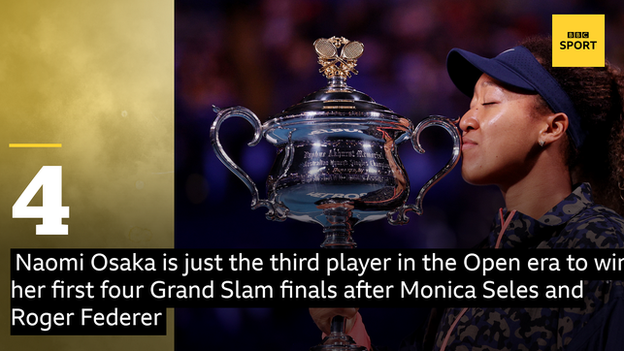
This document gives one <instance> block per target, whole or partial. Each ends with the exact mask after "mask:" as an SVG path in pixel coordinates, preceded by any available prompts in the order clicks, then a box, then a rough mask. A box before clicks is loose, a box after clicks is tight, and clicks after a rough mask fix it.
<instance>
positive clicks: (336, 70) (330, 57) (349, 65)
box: [314, 37, 364, 78]
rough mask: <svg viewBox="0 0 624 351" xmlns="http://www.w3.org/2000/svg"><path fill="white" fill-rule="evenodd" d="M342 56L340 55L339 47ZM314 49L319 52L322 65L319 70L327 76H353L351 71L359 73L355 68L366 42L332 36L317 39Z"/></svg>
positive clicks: (319, 61)
mask: <svg viewBox="0 0 624 351" xmlns="http://www.w3.org/2000/svg"><path fill="white" fill-rule="evenodd" d="M341 46H342V50H340V56H338V49H339V48H340V47H341ZM314 49H315V50H316V53H317V54H318V57H319V60H318V63H319V64H320V65H321V66H322V67H321V69H320V70H319V72H321V73H323V74H324V75H325V77H327V78H332V77H344V78H349V77H351V73H353V74H358V71H357V70H356V69H355V66H357V63H356V62H357V59H358V58H360V56H362V53H363V52H364V44H362V43H360V42H359V41H349V40H348V39H346V38H345V37H340V38H338V37H331V38H329V39H325V38H321V39H316V41H315V42H314Z"/></svg>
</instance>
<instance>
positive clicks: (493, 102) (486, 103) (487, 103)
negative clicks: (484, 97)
mask: <svg viewBox="0 0 624 351" xmlns="http://www.w3.org/2000/svg"><path fill="white" fill-rule="evenodd" d="M497 103H498V102H497V101H492V102H484V103H482V104H481V105H483V106H487V105H494V104H497Z"/></svg>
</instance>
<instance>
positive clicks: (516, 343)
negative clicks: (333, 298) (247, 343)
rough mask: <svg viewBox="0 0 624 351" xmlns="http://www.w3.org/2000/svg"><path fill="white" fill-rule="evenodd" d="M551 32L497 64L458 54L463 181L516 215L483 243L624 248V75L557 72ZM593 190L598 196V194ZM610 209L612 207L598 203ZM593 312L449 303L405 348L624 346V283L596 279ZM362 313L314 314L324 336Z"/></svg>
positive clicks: (507, 215)
mask: <svg viewBox="0 0 624 351" xmlns="http://www.w3.org/2000/svg"><path fill="white" fill-rule="evenodd" d="M551 47H552V46H551V40H550V38H534V39H529V40H527V41H525V42H523V43H521V45H520V46H517V47H515V48H512V49H510V50H507V51H504V52H503V53H501V54H499V55H498V56H497V57H495V58H493V59H486V58H483V57H480V56H477V55H475V54H473V53H470V52H467V51H464V50H460V49H453V50H452V51H451V52H450V53H449V55H448V58H447V69H448V72H449V75H450V77H451V79H452V80H453V82H454V83H455V85H456V86H457V87H458V88H459V89H460V90H461V91H462V92H463V93H465V94H466V95H468V96H471V97H472V100H471V103H470V109H469V110H468V112H466V113H465V114H464V116H463V117H462V119H461V121H460V128H461V129H462V133H463V146H462V156H463V161H462V176H463V177H464V179H465V180H466V181H467V182H469V183H472V184H476V185H482V184H496V185H497V186H498V187H499V188H500V189H501V192H502V194H503V197H504V200H505V205H506V208H507V210H502V209H501V211H500V214H499V218H498V219H497V224H496V227H495V229H494V230H493V231H492V233H490V235H489V236H488V237H487V238H486V239H485V240H484V241H483V242H482V244H481V245H480V247H482V248H488V247H490V248H491V247H494V248H624V234H623V233H624V219H623V218H622V217H621V215H619V214H618V213H616V212H615V211H613V210H610V209H609V208H607V207H604V206H602V205H605V206H608V207H611V208H613V209H615V210H616V211H618V212H619V213H620V214H622V213H624V198H622V190H623V189H624V188H623V185H624V129H623V124H622V123H623V122H622V119H623V117H622V116H623V96H624V75H623V74H622V73H621V72H620V71H618V70H617V69H615V68H614V67H612V66H610V65H609V64H608V63H607V64H606V67H599V68H578V67H576V68H558V67H557V68H553V67H552V64H551V57H552V54H551ZM592 189H593V190H594V193H595V199H596V201H595V203H594V200H592ZM596 203H598V204H601V205H597V204H596ZM584 293H585V298H584V307H582V308H463V309H462V308H447V309H444V310H434V311H432V314H431V317H430V320H429V323H428V326H427V328H426V329H423V330H419V331H417V332H415V333H414V334H413V335H411V336H410V337H409V338H408V339H406V340H405V341H404V343H403V346H402V350H442V349H446V350H516V349H527V350H563V349H565V350H615V349H621V348H622V345H624V287H623V285H622V282H621V281H588V282H585V286H584ZM336 314H340V315H344V316H346V317H347V318H350V319H349V323H348V325H347V328H348V329H349V330H351V332H350V334H351V335H352V336H353V337H354V339H355V340H356V342H357V343H359V344H363V345H365V346H369V345H368V344H369V343H370V341H369V340H368V335H367V333H366V330H365V328H364V326H363V323H362V318H361V316H360V315H359V313H357V311H356V310H355V309H311V315H312V317H313V319H314V320H315V322H316V324H317V325H318V326H319V327H320V328H321V330H323V331H325V332H326V331H327V330H328V326H329V321H330V320H331V318H332V316H334V315H336Z"/></svg>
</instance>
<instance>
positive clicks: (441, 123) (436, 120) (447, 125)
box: [387, 116, 462, 225]
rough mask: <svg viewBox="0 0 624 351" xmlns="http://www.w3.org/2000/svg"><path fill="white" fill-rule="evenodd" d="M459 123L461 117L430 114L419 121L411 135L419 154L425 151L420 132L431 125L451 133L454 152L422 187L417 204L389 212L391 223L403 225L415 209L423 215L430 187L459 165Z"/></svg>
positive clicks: (460, 141)
mask: <svg viewBox="0 0 624 351" xmlns="http://www.w3.org/2000/svg"><path fill="white" fill-rule="evenodd" d="M458 123H459V118H458V119H457V120H454V121H453V120H450V119H448V118H446V117H443V116H429V117H427V118H425V119H423V120H422V121H420V123H418V125H417V126H416V128H415V129H414V131H413V132H412V135H411V139H412V146H413V147H414V150H416V152H418V153H419V154H423V153H425V149H423V148H422V146H421V145H420V133H421V132H422V131H423V130H424V129H425V128H428V127H431V126H438V127H442V128H444V129H445V130H446V131H447V132H448V133H449V134H450V135H451V137H452V138H453V152H452V155H451V158H450V159H449V160H448V162H447V163H446V165H445V166H444V167H442V169H441V170H440V171H438V173H436V174H435V175H434V176H433V177H431V179H429V181H427V183H425V185H423V187H422V188H420V191H419V192H418V196H417V197H416V201H415V204H413V205H409V204H404V205H403V206H401V207H399V208H397V209H395V210H393V211H390V212H388V214H387V218H388V222H389V223H390V224H393V225H402V224H405V223H407V222H409V217H407V215H406V213H407V212H408V211H414V212H416V213H417V214H419V215H421V214H422V212H423V211H422V202H423V197H424V196H425V194H426V193H427V191H429V188H431V187H432V186H433V185H434V184H435V183H437V182H439V181H440V179H442V178H444V176H446V175H447V174H448V173H449V172H450V171H451V170H452V169H453V168H454V167H455V166H456V165H457V162H458V161H459V158H460V156H461V144H462V140H461V134H460V133H459V130H458V129H457V126H456V125H457V124H458ZM395 214H396V215H397V217H396V219H395V218H394V217H393V216H394V215H395Z"/></svg>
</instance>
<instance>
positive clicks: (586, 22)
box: [552, 15, 605, 67]
mask: <svg viewBox="0 0 624 351" xmlns="http://www.w3.org/2000/svg"><path fill="white" fill-rule="evenodd" d="M604 21H605V16H604V15H552V65H553V67H604V62H605V22H604Z"/></svg>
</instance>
